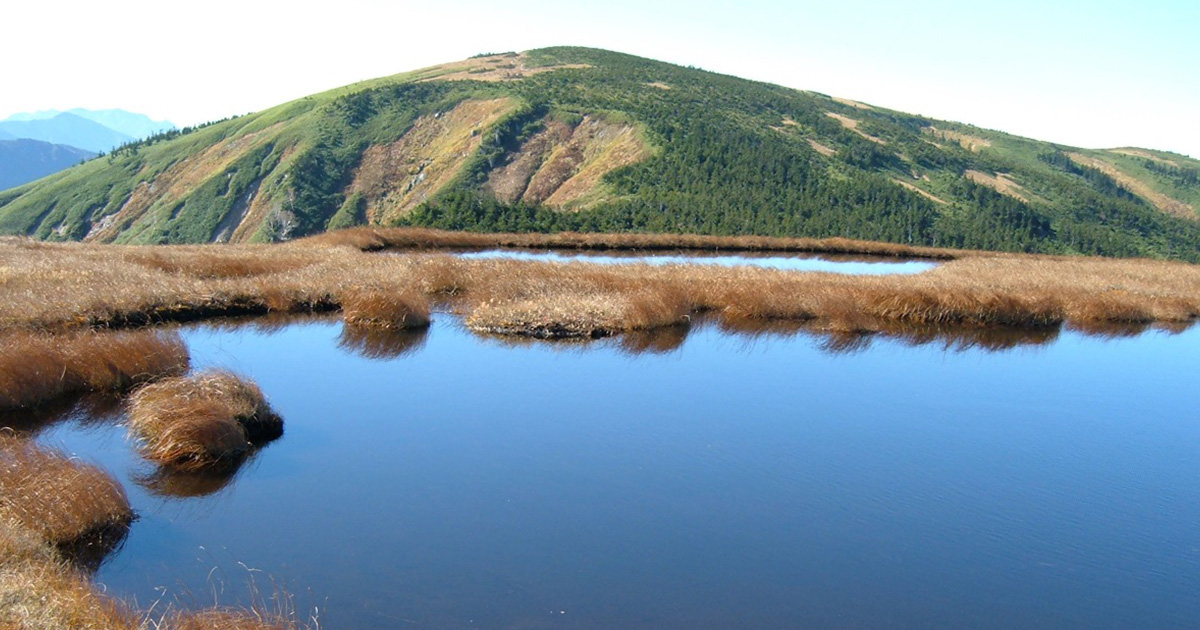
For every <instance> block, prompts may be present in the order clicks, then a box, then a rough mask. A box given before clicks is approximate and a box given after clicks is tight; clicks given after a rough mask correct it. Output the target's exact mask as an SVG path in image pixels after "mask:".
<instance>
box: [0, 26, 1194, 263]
mask: <svg viewBox="0 0 1200 630" xmlns="http://www.w3.org/2000/svg"><path fill="white" fill-rule="evenodd" d="M1198 208H1200V161H1196V160H1192V159H1189V158H1187V157H1184V156H1181V155H1176V154H1172V153H1165V152H1161V151H1151V150H1146V149H1133V148H1122V149H1110V150H1087V149H1079V148H1074V147H1066V146H1060V145H1055V144H1051V143H1047V142H1040V141H1036V140H1031V139H1027V138H1020V137H1016V136H1012V135H1008V134H1004V133H1000V132H996V131H989V130H984V129H978V128H975V127H972V126H970V125H965V124H961V123H954V122H946V121H938V120H931V119H928V118H922V117H918V116H912V115H909V114H904V113H900V112H896V111H891V110H888V109H884V108H881V107H875V106H870V105H866V104H862V103H855V102H852V101H847V100H844V99H837V98H832V97H829V96H826V95H823V94H817V93H813V92H803V91H797V90H792V89H788V88H783V87H779V86H775V85H769V84H765V83H757V82H753V81H747V80H743V79H739V78H735V77H730V76H723V75H718V74H714V73H710V72H705V71H702V70H697V69H693V68H683V67H679V66H674V65H670V64H666V63H661V62H656V61H651V60H647V59H641V58H637V57H632V56H629V55H623V54H618V53H612V52H606V51H602V50H592V49H583V48H549V49H542V50H535V51H529V52H526V53H520V54H517V53H505V54H499V55H486V56H479V57H476V58H472V59H469V60H466V61H461V62H455V63H449V64H444V65H441V66H436V67H433V68H426V69H423V70H417V71H414V72H409V73H406V74H400V75H396V76H392V77H387V78H382V79H377V80H373V81H367V82H364V83H360V84H356V85H352V86H348V87H345V88H341V89H337V90H333V91H330V92H326V93H323V94H317V95H314V96H309V97H305V98H302V99H300V100H297V101H293V102H291V103H286V104H284V105H280V106H278V107H275V108H273V109H269V110H266V111H263V112H259V113H256V114H250V115H246V116H242V117H238V118H235V119H230V120H225V121H221V122H218V123H214V124H211V125H207V126H204V127H202V128H198V129H189V130H184V131H181V132H167V133H164V134H160V135H158V136H155V137H154V138H151V139H149V140H147V141H144V142H141V143H138V144H135V145H131V146H128V147H125V148H123V149H121V150H120V151H116V152H114V153H112V154H110V155H108V156H107V157H105V158H103V159H97V160H93V161H91V162H88V163H86V164H83V165H81V166H78V167H75V168H72V169H69V170H67V171H65V172H63V173H60V174H58V175H56V176H53V177H50V178H46V179H43V180H40V181H38V182H35V183H32V184H29V185H27V186H23V187H20V188H17V189H14V190H10V191H5V192H2V193H0V231H3V232H6V233H15V234H31V235H35V236H37V237H40V238H47V239H86V240H94V241H105V242H109V241H115V242H141V243H162V242H206V241H235V242H240V241H269V240H280V239H286V238H292V237H296V236H301V235H305V234H310V233H314V232H320V231H322V230H326V229H330V228H336V227H344V226H351V225H357V224H364V223H368V224H372V225H428V226H435V227H443V228H451V229H480V230H517V231H520V230H530V231H531V230H538V231H547V230H584V231H587V230H603V231H655V232H700V233H713V234H740V233H757V234H779V235H804V236H845V237H852V238H866V239H876V240H886V241H895V242H904V243H915V244H927V245H937V246H949V247H971V248H984V249H1004V250H1020V251H1039V252H1055V253H1089V254H1105V255H1115V256H1153V257H1175V258H1183V259H1188V260H1197V259H1198V258H1200V220H1198V215H1197V209H1198Z"/></svg>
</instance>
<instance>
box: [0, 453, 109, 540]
mask: <svg viewBox="0 0 1200 630" xmlns="http://www.w3.org/2000/svg"><path fill="white" fill-rule="evenodd" d="M0 519H4V520H7V521H8V522H11V523H15V524H17V525H19V526H20V527H22V528H24V529H26V530H28V531H30V532H33V533H34V534H36V535H37V536H38V537H40V538H41V539H42V540H44V541H46V542H48V543H53V544H63V543H70V542H73V541H75V540H77V539H79V538H81V537H84V536H86V535H88V534H89V533H91V532H94V531H97V530H101V529H105V528H109V527H112V526H127V525H128V524H129V523H130V521H131V520H132V519H133V511H132V509H131V508H130V507H129V499H128V498H127V497H126V496H125V490H124V489H123V488H122V487H121V484H119V483H117V481H116V480H114V479H113V478H112V477H110V476H108V474H107V473H105V472H104V471H103V470H101V469H99V468H97V467H95V466H91V465H88V464H83V463H80V462H78V461H76V460H73V459H71V458H68V457H66V456H65V455H62V454H60V453H56V452H54V451H51V450H48V449H45V448H43V447H40V446H37V445H35V444H33V443H32V442H29V441H26V440H19V439H16V438H12V437H0Z"/></svg>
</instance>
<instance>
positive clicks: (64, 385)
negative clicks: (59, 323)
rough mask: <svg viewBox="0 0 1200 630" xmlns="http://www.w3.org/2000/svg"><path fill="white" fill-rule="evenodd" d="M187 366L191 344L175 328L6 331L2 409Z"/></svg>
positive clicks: (1, 349)
mask: <svg viewBox="0 0 1200 630" xmlns="http://www.w3.org/2000/svg"><path fill="white" fill-rule="evenodd" d="M187 367H188V353H187V348H186V347H185V346H184V343H183V340H182V339H180V338H179V335H177V334H174V333H166V332H157V331H138V332H126V331H116V332H89V331H83V332H76V333H72V334H67V335H49V334H39V333H23V332H13V333H8V334H4V333H3V332H0V411H2V410H6V409H21V408H29V407H34V406H36V405H39V404H42V403H46V402H49V401H51V400H54V399H56V398H61V397H63V396H67V395H71V394H79V393H82V392H110V391H112V392H119V391H123V390H127V389H129V388H131V387H133V386H135V385H137V384H139V383H144V382H147V381H150V380H153V379H155V378H159V377H162V376H171V375H176V374H182V373H184V372H185V371H187Z"/></svg>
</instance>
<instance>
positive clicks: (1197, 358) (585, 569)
mask: <svg viewBox="0 0 1200 630" xmlns="http://www.w3.org/2000/svg"><path fill="white" fill-rule="evenodd" d="M185 337H186V339H187V342H188V344H189V346H190V348H191V352H192V356H193V362H194V364H195V365H196V366H197V367H206V366H223V367H229V368H232V369H234V370H237V371H239V372H242V373H244V374H246V375H249V376H250V377H252V378H253V379H255V380H256V381H257V382H258V383H259V384H260V385H261V386H262V388H263V389H264V390H265V391H266V392H267V393H268V395H269V397H270V400H271V402H272V404H273V405H274V406H275V408H276V409H277V410H278V411H279V412H280V413H281V414H282V416H283V417H284V418H285V419H286V422H287V429H286V434H285V435H284V437H283V438H282V439H280V440H279V441H277V442H275V443H274V444H272V445H271V446H269V447H268V448H266V449H265V450H263V451H262V452H260V453H259V454H258V455H257V457H256V458H255V459H254V460H252V461H251V462H250V463H249V464H248V465H247V466H246V467H244V468H243V469H242V470H241V471H240V472H239V473H238V475H237V476H236V477H235V478H234V479H232V480H230V482H229V483H228V484H227V485H225V486H224V487H223V488H218V487H216V486H217V485H219V484H211V483H210V484H209V485H208V486H206V487H201V488H196V487H194V486H195V484H193V485H187V484H185V483H183V482H180V481H178V480H176V481H175V482H163V481H162V480H159V482H158V483H157V485H156V484H155V483H151V482H148V481H147V480H146V478H145V477H146V475H147V473H148V472H149V469H148V466H147V465H146V464H144V463H142V462H141V461H140V460H138V459H137V458H136V456H134V455H133V454H131V451H130V448H129V445H128V443H127V441H126V437H125V434H124V430H123V429H122V428H121V427H120V426H119V425H113V424H107V425H104V424H101V425H98V426H92V427H90V428H88V427H81V426H80V425H78V424H72V423H64V424H60V425H57V426H55V427H53V428H51V429H48V430H46V431H45V432H43V433H42V435H41V437H40V439H41V440H42V441H43V442H45V443H48V444H56V445H61V446H63V447H65V448H67V449H69V450H71V451H74V452H77V453H78V454H79V455H80V456H81V457H83V458H84V459H87V460H91V461H97V462H99V463H101V464H103V465H104V466H106V467H107V468H108V469H109V470H111V471H112V472H113V473H114V474H115V475H116V476H118V477H119V478H121V479H122V480H123V482H124V483H125V485H126V487H127V488H128V490H129V493H130V496H131V500H132V503H133V505H134V506H135V508H136V509H137V510H138V512H139V513H140V515H141V518H140V520H138V521H137V522H136V523H135V524H134V526H133V529H132V531H131V533H130V535H129V538H128V540H127V542H126V544H125V546H124V548H123V549H122V550H121V551H120V552H119V553H117V554H115V555H114V556H113V557H112V558H111V559H110V560H109V561H108V562H107V563H106V564H105V565H104V566H103V568H102V569H101V571H100V573H99V575H98V579H99V581H100V582H103V583H104V584H105V585H106V586H107V588H108V589H109V591H110V592H112V593H115V594H117V595H119V596H122V597H127V598H136V599H137V601H138V602H139V603H141V604H142V605H144V606H146V605H149V604H151V603H153V602H154V601H156V600H158V599H159V598H164V599H165V600H166V601H174V600H182V601H184V602H185V603H186V602H195V603H197V604H200V605H203V604H211V603H212V602H213V600H214V599H216V600H218V601H221V602H223V603H236V602H238V601H242V600H244V599H245V598H246V595H245V591H246V590H247V586H246V585H247V583H248V582H249V581H250V580H253V581H254V582H255V583H256V584H257V585H258V587H259V590H260V591H263V592H274V589H275V587H274V586H272V580H274V583H277V584H279V585H282V586H283V587H285V588H286V590H287V591H288V592H290V593H292V594H293V595H294V596H295V598H296V600H297V602H298V604H299V605H300V606H301V607H302V608H306V607H308V608H310V607H313V606H316V607H319V609H320V615H321V618H322V627H325V628H347V629H361V630H371V629H376V628H437V629H439V630H441V629H449V630H453V629H460V628H496V629H518V628H520V629H530V628H533V629H540V628H562V629H602V628H603V629H613V628H622V629H647V630H649V629H714V630H715V629H728V628H756V629H757V628H763V629H767V628H770V629H775V628H785V629H792V628H795V629H845V628H866V629H884V628H887V629H891V628H927V629H943V628H944V629H954V630H964V629H1005V630H1009V629H1013V628H1025V629H1036V628H1046V629H1051V628H1053V629H1056V630H1062V629H1074V628H1078V629H1088V630H1096V629H1107V628H1111V629H1118V628H1120V629H1129V628H1181V629H1182V628H1195V627H1197V624H1198V623H1200V417H1198V409H1200V388H1197V387H1196V385H1195V382H1196V375H1197V374H1200V331H1198V330H1196V329H1193V330H1189V331H1187V332H1184V333H1182V334H1178V335H1170V334H1166V333H1162V332H1153V331H1152V332H1148V333H1145V334H1142V335H1140V336H1137V337H1132V338H1119V339H1104V338H1097V337H1085V336H1081V335H1078V334H1075V333H1070V332H1064V333H1062V334H1060V335H1057V336H1055V335H1049V336H1045V337H1043V338H1040V339H1039V340H1038V341H1039V342H1041V343H1040V344H1031V345H1018V346H1017V347H1015V348H1013V349H1009V350H1004V351H988V350H982V349H971V348H967V349H965V350H963V349H957V350H956V349H953V348H951V349H947V348H946V347H944V345H943V344H942V343H938V342H934V343H928V344H925V345H917V346H913V345H910V344H909V343H905V342H901V341H896V340H888V339H883V338H878V339H874V340H873V341H872V342H871V343H869V344H866V345H865V346H864V345H861V344H860V345H851V347H852V348H853V351H852V352H848V353H836V352H831V351H830V348H832V347H840V346H837V344H831V343H829V342H828V341H827V340H822V339H821V338H816V337H811V336H808V335H805V334H800V335H795V336H782V335H762V336H744V335H730V334H727V333H723V332H721V331H719V330H717V329H716V328H715V327H700V328H699V329H697V330H692V331H691V332H690V334H688V335H687V336H686V339H681V338H680V337H679V336H678V333H677V334H676V336H675V337H670V336H668V337H666V338H664V339H657V340H655V339H651V340H637V339H630V340H625V341H621V340H605V341H602V342H598V343H593V344H589V345H572V344H550V343H534V344H528V345H522V344H512V343H506V342H502V341H496V340H491V339H481V338H478V337H475V336H473V335H471V334H469V333H468V332H466V331H464V330H463V329H461V328H460V326H459V324H458V323H457V321H456V320H455V319H454V318H452V317H451V316H448V315H442V316H440V317H438V318H437V321H436V322H435V324H434V326H433V328H432V330H431V331H430V332H429V333H428V334H427V335H418V336H411V337H406V338H394V339H385V340H379V339H362V338H358V337H354V336H352V335H347V336H344V335H343V330H342V327H341V325H340V324H339V323H329V322H322V321H316V322H310V323H304V324H297V325H292V326H288V327H285V328H282V329H279V330H274V331H273V330H270V329H255V328H242V329H224V330H222V329H214V328H204V327H200V328H192V329H187V330H186V331H185ZM645 348H650V349H653V350H655V351H653V352H638V351H637V350H639V349H645ZM365 355H369V356H365ZM139 482H140V483H141V484H143V485H139ZM154 488H157V489H154ZM200 491H207V492H211V494H208V495H206V496H198V497H187V498H184V497H177V496H176V497H171V496H163V495H164V493H168V494H171V493H173V494H181V493H189V492H190V493H195V492H200Z"/></svg>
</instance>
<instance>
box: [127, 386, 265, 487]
mask: <svg viewBox="0 0 1200 630" xmlns="http://www.w3.org/2000/svg"><path fill="white" fill-rule="evenodd" d="M128 423H129V429H130V431H131V432H132V433H133V434H134V435H136V436H137V437H138V439H139V440H140V441H141V451H142V455H143V456H144V457H145V458H146V459H148V460H150V461H152V462H155V463H157V464H160V465H163V466H170V467H174V468H178V469H183V470H188V469H192V470H194V469H202V468H209V467H213V466H220V465H222V464H226V465H231V464H235V463H236V462H237V461H239V460H240V459H241V458H243V457H245V456H246V455H247V454H248V453H249V451H250V448H251V446H252V445H253V443H261V442H265V441H269V440H272V439H274V438H277V437H279V436H280V435H282V434H283V420H282V419H280V418H279V416H277V415H275V413H274V412H273V411H272V410H271V408H270V406H269V405H267V402H266V398H265V397H264V396H263V394H262V390H260V389H259V388H258V386H257V385H255V384H254V383H252V382H250V381H248V380H246V379H244V378H242V377H239V376H237V375H235V374H232V373H229V372H222V371H207V372H202V373H199V374H195V375H191V376H184V377H177V378H170V379H164V380H161V381H159V382H157V383H152V384H150V385H147V386H145V387H143V388H141V389H140V390H138V391H137V392H135V393H134V394H133V396H132V397H131V398H130V404H129V420H128Z"/></svg>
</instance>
